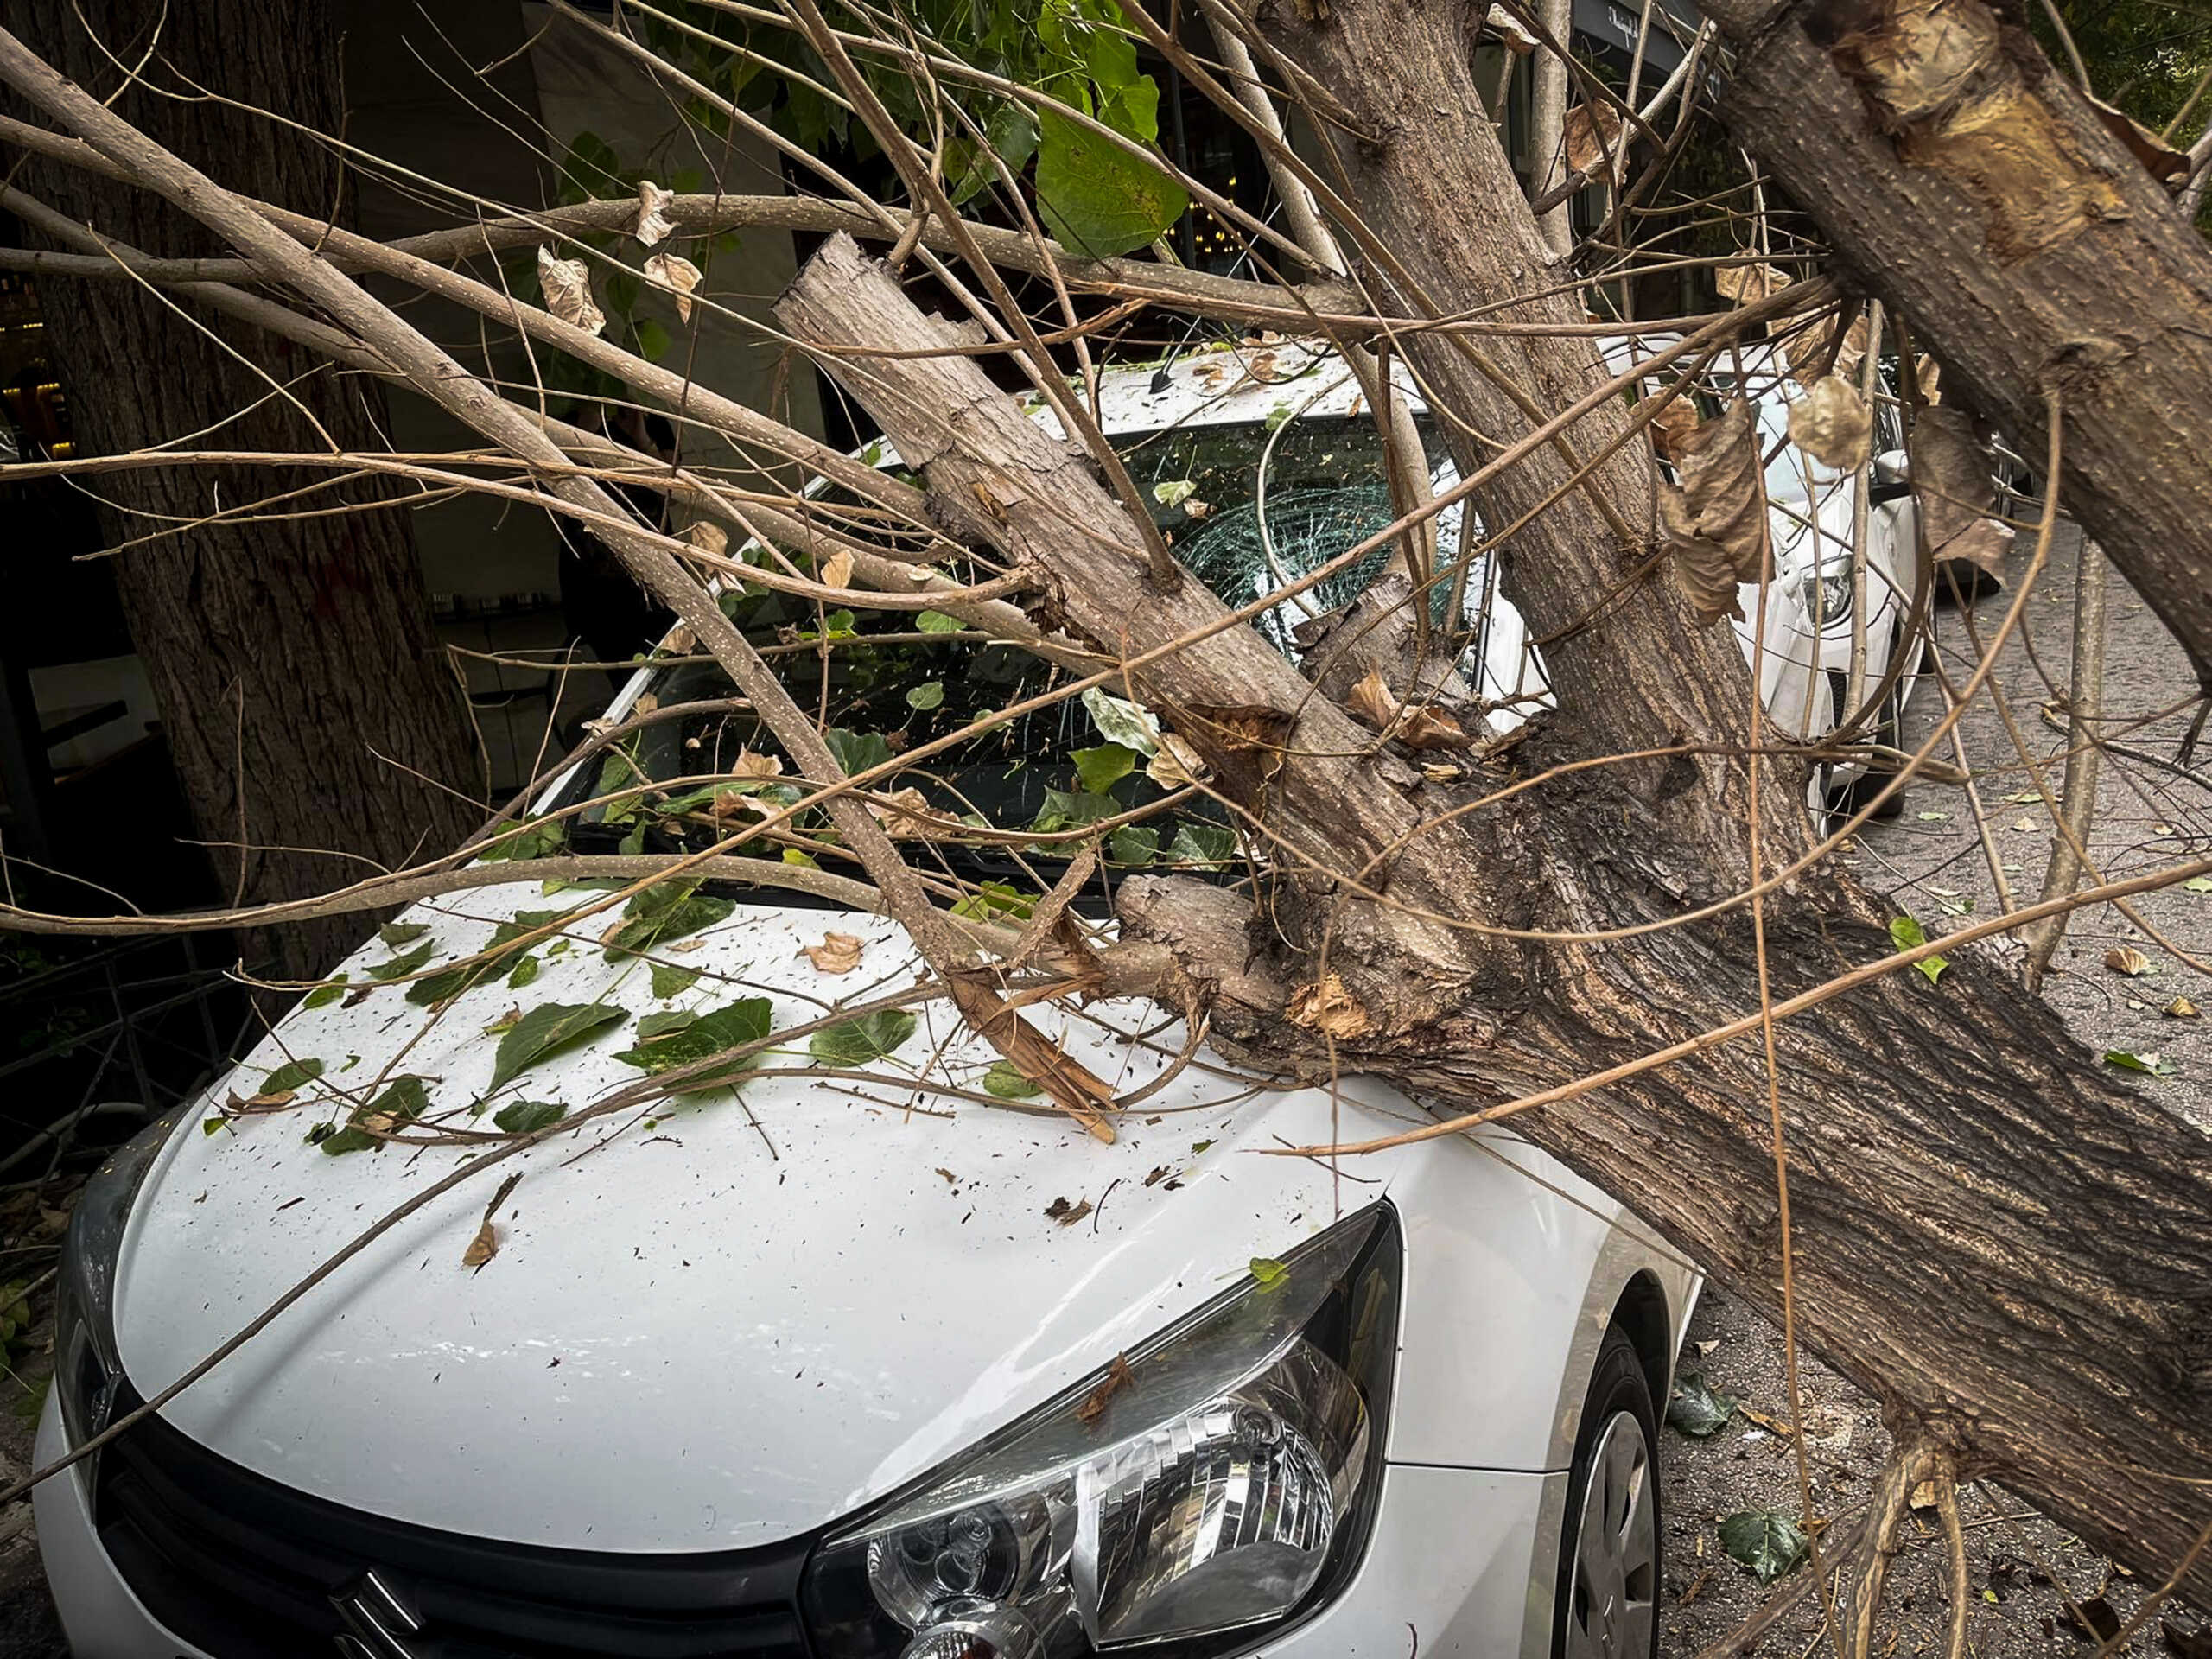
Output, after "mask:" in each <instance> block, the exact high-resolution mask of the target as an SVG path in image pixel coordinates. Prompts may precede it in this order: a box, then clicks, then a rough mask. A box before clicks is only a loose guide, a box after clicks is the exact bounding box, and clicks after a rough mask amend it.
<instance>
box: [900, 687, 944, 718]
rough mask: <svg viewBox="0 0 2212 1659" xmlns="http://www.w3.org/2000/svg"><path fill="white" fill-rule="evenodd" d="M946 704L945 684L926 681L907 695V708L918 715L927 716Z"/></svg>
mask: <svg viewBox="0 0 2212 1659" xmlns="http://www.w3.org/2000/svg"><path fill="white" fill-rule="evenodd" d="M943 702H944V682H943V681H942V680H924V681H923V682H922V683H920V684H919V685H918V686H915V687H913V688H912V690H909V691H908V692H907V693H906V706H907V707H908V708H909V709H913V710H914V711H915V712H916V713H917V714H924V715H925V714H927V713H929V711H930V710H931V709H935V708H937V707H938V706H939V705H940V704H942V703H943Z"/></svg>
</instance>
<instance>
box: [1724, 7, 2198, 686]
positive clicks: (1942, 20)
mask: <svg viewBox="0 0 2212 1659" xmlns="http://www.w3.org/2000/svg"><path fill="white" fill-rule="evenodd" d="M1707 16H1711V17H1712V18H1713V19H1714V21H1716V22H1719V25H1720V26H1721V28H1722V29H1724V30H1726V32H1727V33H1728V35H1730V37H1731V38H1732V40H1733V41H1735V42H1736V45H1737V48H1738V59H1737V67H1736V73H1735V75H1734V77H1733V78H1732V80H1731V82H1730V86H1729V90H1728V92H1727V94H1726V99H1725V101H1724V105H1723V113H1724V114H1725V115H1726V118H1727V119H1728V122H1729V124H1730V126H1731V127H1732V130H1734V132H1735V135H1736V137H1738V139H1739V140H1740V141H1741V142H1742V143H1743V144H1744V145H1745V147H1746V148H1747V149H1750V150H1751V152H1752V153H1753V154H1754V155H1755V156H1758V158H1759V159H1760V160H1761V161H1762V162H1764V163H1765V164H1766V165H1767V166H1768V167H1770V168H1772V169H1773V170H1774V173H1775V175H1776V177H1777V178H1778V179H1779V180H1780V181H1782V183H1783V185H1784V186H1785V187H1786V188H1788V189H1789V193H1790V194H1791V196H1792V197H1793V198H1794V199H1795V200H1796V204H1797V205H1798V206H1799V207H1802V208H1803V209H1804V210H1805V211H1806V212H1807V213H1809V214H1810V215H1811V216H1812V218H1813V219H1814V221H1815V223H1816V224H1817V225H1818V226H1820V229H1821V233H1822V234H1823V235H1824V236H1825V237H1826V238H1827V240H1828V242H1829V245H1831V246H1832V247H1833V248H1834V250H1835V251H1836V253H1837V254H1838V255H1840V257H1841V259H1842V260H1843V261H1844V262H1845V263H1847V264H1848V265H1849V267H1850V268H1851V269H1852V270H1853V271H1855V272H1856V274H1857V276H1858V277H1859V280H1861V281H1862V282H1864V283H1866V286H1867V288H1868V289H1870V290H1871V291H1872V292H1874V293H1877V294H1878V295H1879V296H1881V298H1882V299H1883V301H1884V302H1885V303H1887V304H1888V305H1890V306H1891V308H1894V309H1896V310H1897V311H1900V312H1902V313H1903V314H1904V317H1905V319H1906V321H1908V322H1909V323H1910V325H1911V328H1912V337H1913V340H1914V343H1915V344H1916V346H1921V347H1923V348H1925V349H1928V350H1931V351H1933V352H1934V353H1935V354H1936V357H1937V358H1938V359H1941V361H1942V365H1943V391H1944V397H1946V399H1947V400H1948V399H1952V398H1958V399H1960V400H1961V401H1963V402H1964V403H1966V404H1967V405H1968V406H1969V407H1970V408H1972V409H1974V410H1975V411H1976V412H1977V413H1979V414H1981V415H1984V416H1987V417H1988V418H1989V419H1991V420H1993V421H1994V422H1996V423H1998V424H1999V426H2001V427H2003V428H2004V429H2005V430H2006V431H2007V432H2008V433H2010V434H2011V435H2012V438H2013V439H2014V441H2015V442H2018V443H2020V444H2023V445H2024V446H2026V448H2025V450H2024V453H2028V454H2036V453H2039V452H2040V449H2041V447H2042V444H2043V442H2044V407H2043V395H2044V388H2045V387H2047V386H2050V385H2056V386H2058V387H2059V388H2060V390H2061V392H2062V396H2063V410H2064V422H2065V429H2066V432H2065V436H2066V448H2065V456H2066V476H2065V479H2064V480H2063V488H2064V492H2065V499H2066V504H2067V509H2068V511H2069V512H2071V513H2072V514H2073V515H2074V516H2075V517H2076V518H2079V519H2080V520H2081V523H2082V529H2083V530H2084V531H2087V532H2088V534H2089V535H2090V536H2091V537H2094V539H2095V540H2096V541H2098V542H2099V543H2102V545H2103V547H2104V550H2105V551H2106V553H2107V556H2109V557H2110V558H2111V559H2112V561H2113V563H2114V564H2116V565H2118V566H2119V567H2120V569H2121V570H2122V571H2123V572H2124V573H2125V574H2126V576H2127V579H2128V580H2129V582H2132V583H2133V585H2134V587H2135V589H2136V591H2137V592H2138V593H2139V594H2142V595H2143V597H2144V599H2145V601H2148V602H2149V604H2150V605H2151V607H2152V609H2154V610H2155V611H2157V612H2158V614H2159V616H2160V617H2161V618H2163V619H2164V621H2165V624H2166V626H2168V627H2169V628H2171V629H2172V630H2173V633H2174V637H2175V638H2176V639H2178V640H2180V641H2181V643H2182V645H2183V648H2184V649H2186V650H2187V651H2188V652H2189V655H2190V661H2191V662H2193V663H2194V664H2196V671H2197V676H2198V678H2199V679H2200V680H2201V681H2203V682H2204V683H2207V684H2208V685H2212V582H2207V581H2206V580H2205V576H2204V573H2205V571H2206V570H2207V569H2212V468H2207V467H2206V466H2205V465H2204V456H2205V454H2207V453H2208V452H2212V253H2208V251H2206V248H2205V245H2204V239H2203V238H2202V237H2201V236H2200V235H2199V234H2198V233H2197V232H2196V229H2195V227H2194V226H2191V225H2190V222H2189V221H2188V220H2187V219H2185V218H2184V217H2183V215H2182V213H2180V211H2179V210H2178V209H2177V207H2175V206H2174V204H2173V203H2172V202H2171V200H2168V198H2167V196H2166V194H2165V192H2164V190H2163V189H2162V188H2159V186H2158V184H2156V183H2155V182H2154V181H2152V178H2151V176H2150V175H2149V174H2148V173H2147V172H2145V169H2144V168H2143V167H2142V165H2141V164H2140V163H2139V162H2137V161H2136V160H2135V158H2134V157H2133V156H2132V155H2131V154H2130V153H2129V151H2128V150H2127V149H2126V146H2125V145H2124V144H2123V143H2121V142H2120V139H2119V138H2118V137H2115V136H2114V135H2113V132H2112V131H2111V130H2109V129H2107V126H2106V125H2105V124H2104V123H2103V122H2102V121H2101V119H2100V118H2098V116H2097V115H2096V113H2095V112H2094V111H2093V110H2092V109H2091V108H2090V106H2089V105H2088V102H2087V101H2086V100H2085V99H2083V98H2082V94H2081V93H2080V92H2079V91H2078V90H2076V89H2075V87H2074V86H2072V85H2071V84H2070V83H2069V81H2067V79H2065V78H2064V77H2063V76H2062V75H2060V74H2058V73H2056V72H2054V71H2053V70H2052V68H2051V67H2050V64H2049V63H2048V62H2047V61H2046V60H2044V56H2043V54H2042V51H2041V49H2040V48H2038V47H2037V45H2036V43H2035V41H2034V39H2033V37H2032V36H2031V35H2029V34H2028V32H2027V30H2026V29H2025V28H2024V27H2022V26H2020V24H2019V23H2018V22H2017V21H2016V20H2007V19H2000V17H1999V16H1998V15H1997V14H1996V13H1994V12H1993V11H1992V10H1989V9H1988V8H1987V7H1986V6H1984V5H1983V4H1981V3H1980V0H1788V3H1783V4H1779V5H1777V4H1775V3H1772V0H1718V3H1716V4H1713V5H1712V6H1710V7H1708V8H1707ZM1938 48H1940V49H1938Z"/></svg>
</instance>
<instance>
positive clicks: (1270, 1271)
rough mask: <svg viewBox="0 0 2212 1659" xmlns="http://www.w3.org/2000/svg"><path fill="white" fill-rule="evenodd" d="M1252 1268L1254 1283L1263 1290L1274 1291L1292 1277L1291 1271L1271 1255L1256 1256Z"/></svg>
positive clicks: (1251, 1264)
mask: <svg viewBox="0 0 2212 1659" xmlns="http://www.w3.org/2000/svg"><path fill="white" fill-rule="evenodd" d="M1250 1266H1251V1272H1252V1281H1253V1282H1254V1283H1255V1284H1256V1285H1258V1286H1259V1287H1260V1288H1261V1289H1262V1290H1273V1289H1274V1287H1276V1286H1277V1285H1280V1284H1281V1283H1282V1281H1284V1280H1286V1279H1287V1278H1289V1277H1290V1269H1289V1268H1286V1267H1285V1266H1283V1264H1282V1263H1281V1262H1278V1261H1276V1260H1275V1259H1274V1257H1273V1256H1271V1255H1255V1256H1254V1257H1253V1258H1252V1261H1251V1263H1250Z"/></svg>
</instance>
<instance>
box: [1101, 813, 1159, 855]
mask: <svg viewBox="0 0 2212 1659" xmlns="http://www.w3.org/2000/svg"><path fill="white" fill-rule="evenodd" d="M1159 856H1160V831H1159V830H1157V829H1154V828H1153V827H1152V826H1151V825H1150V824H1148V823H1129V824H1124V825H1122V828H1120V829H1116V831H1115V832H1114V833H1113V834H1112V835H1110V836H1107V838H1106V857H1107V859H1108V861H1109V862H1112V863H1115V864H1149V863H1151V862H1152V861H1154V859H1156V858H1158V857H1159Z"/></svg>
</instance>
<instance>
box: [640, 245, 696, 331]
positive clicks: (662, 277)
mask: <svg viewBox="0 0 2212 1659" xmlns="http://www.w3.org/2000/svg"><path fill="white" fill-rule="evenodd" d="M701 275H702V273H701V271H700V270H699V267H698V266H696V265H695V264H692V263H691V262H690V260H689V259H686V258H685V257H683V255H682V254H680V253H657V254H655V255H653V257H652V258H650V259H648V260H646V261H645V280H646V281H647V282H649V283H652V285H653V286H654V287H655V288H664V289H667V290H668V291H669V292H670V293H671V294H673V295H675V296H676V315H677V317H678V318H679V319H680V320H682V321H684V322H689V321H691V290H692V289H696V287H698V286H699V282H700V278H701Z"/></svg>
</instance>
